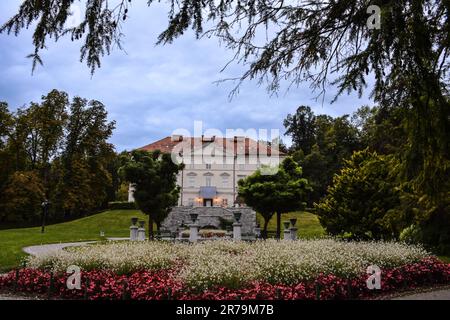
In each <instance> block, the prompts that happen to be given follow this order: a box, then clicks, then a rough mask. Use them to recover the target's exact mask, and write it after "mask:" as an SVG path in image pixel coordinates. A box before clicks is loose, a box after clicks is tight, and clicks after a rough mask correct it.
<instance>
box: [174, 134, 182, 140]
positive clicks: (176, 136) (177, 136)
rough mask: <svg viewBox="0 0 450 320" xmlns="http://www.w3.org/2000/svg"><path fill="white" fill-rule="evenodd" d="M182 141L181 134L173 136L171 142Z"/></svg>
mask: <svg viewBox="0 0 450 320" xmlns="http://www.w3.org/2000/svg"><path fill="white" fill-rule="evenodd" d="M180 141H183V136H182V135H181V134H173V135H172V142H180Z"/></svg>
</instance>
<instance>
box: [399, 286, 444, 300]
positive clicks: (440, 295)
mask: <svg viewBox="0 0 450 320" xmlns="http://www.w3.org/2000/svg"><path fill="white" fill-rule="evenodd" d="M392 300H450V289H443V290H436V291H430V292H422V293H416V294H412V295H407V296H402V297H397V298H393V299H392Z"/></svg>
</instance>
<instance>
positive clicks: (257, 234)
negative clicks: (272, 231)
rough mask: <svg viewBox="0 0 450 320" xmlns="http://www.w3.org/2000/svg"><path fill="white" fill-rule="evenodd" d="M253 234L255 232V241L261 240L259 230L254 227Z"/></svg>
mask: <svg viewBox="0 0 450 320" xmlns="http://www.w3.org/2000/svg"><path fill="white" fill-rule="evenodd" d="M254 232H255V237H256V239H260V238H261V228H259V227H256V228H255V230H254Z"/></svg>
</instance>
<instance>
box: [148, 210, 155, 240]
mask: <svg viewBox="0 0 450 320" xmlns="http://www.w3.org/2000/svg"><path fill="white" fill-rule="evenodd" d="M154 238H155V236H154V234H153V219H152V216H151V215H148V240H154Z"/></svg>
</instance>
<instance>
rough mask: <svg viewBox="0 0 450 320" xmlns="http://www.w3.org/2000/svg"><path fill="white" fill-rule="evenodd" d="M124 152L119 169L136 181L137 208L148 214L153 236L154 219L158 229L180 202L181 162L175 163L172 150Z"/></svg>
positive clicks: (132, 182)
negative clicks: (169, 151)
mask: <svg viewBox="0 0 450 320" xmlns="http://www.w3.org/2000/svg"><path fill="white" fill-rule="evenodd" d="M124 156H126V159H125V160H124V162H125V164H124V165H123V166H122V167H121V168H120V173H121V175H122V176H123V178H124V180H126V181H128V182H130V183H131V184H132V185H133V188H134V200H135V201H136V204H137V206H138V208H139V209H140V210H141V211H142V212H143V213H145V214H146V215H148V216H149V237H150V239H153V222H155V223H156V225H157V228H158V230H159V228H160V226H161V223H162V222H163V221H164V219H165V218H166V217H167V215H168V214H169V212H170V210H171V208H172V207H174V206H176V204H177V202H178V197H179V193H180V188H179V187H178V186H177V174H178V171H179V170H181V169H182V165H178V164H175V163H174V162H173V161H172V158H171V155H170V154H166V153H161V152H159V151H154V152H147V151H142V150H135V151H132V152H131V153H130V154H128V155H124Z"/></svg>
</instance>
